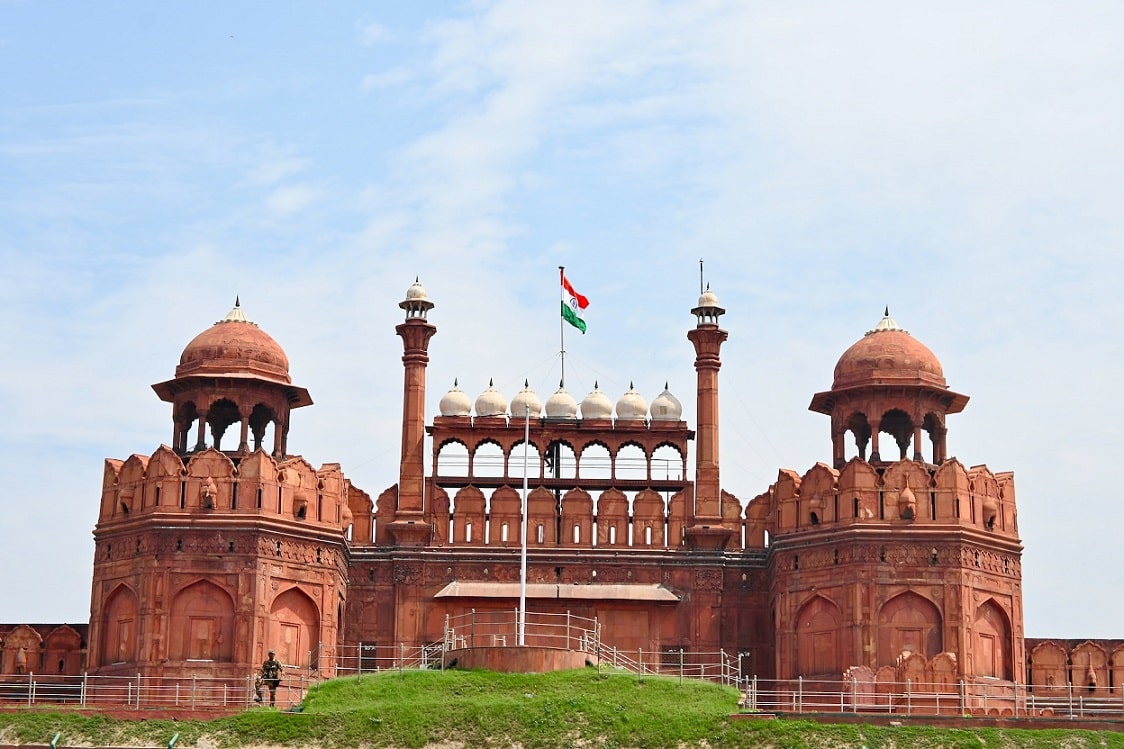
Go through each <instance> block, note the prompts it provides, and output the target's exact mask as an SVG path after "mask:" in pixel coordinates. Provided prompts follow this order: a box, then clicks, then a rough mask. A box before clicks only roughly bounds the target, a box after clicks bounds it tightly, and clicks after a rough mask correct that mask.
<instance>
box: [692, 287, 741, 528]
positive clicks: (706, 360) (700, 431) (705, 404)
mask: <svg viewBox="0 0 1124 749" xmlns="http://www.w3.org/2000/svg"><path fill="white" fill-rule="evenodd" d="M725 313H726V310H724V309H722V308H721V307H719V306H718V297H717V295H715V293H714V292H713V291H711V290H710V286H709V285H707V287H706V290H705V291H703V293H702V295H701V296H700V297H699V304H698V306H697V307H695V308H694V309H693V310H691V314H693V315H694V316H695V318H696V320H697V321H698V323H697V324H696V326H695V328H694V329H693V330H691V331H690V332H688V333H687V338H688V339H689V340H690V341H691V343H693V344H694V346H695V372H696V373H697V376H698V410H697V414H696V421H697V424H696V430H697V432H696V438H695V502H694V508H693V512H692V518H691V525H689V526H688V527H687V530H686V533H687V545H688V546H690V547H692V548H697V549H723V548H725V547H726V544H727V542H728V541H729V540H730V536H731V535H732V533H733V531H732V530H731V529H729V528H724V527H723V526H722V487H721V483H720V481H719V476H718V455H719V453H718V370H719V369H721V368H722V359H721V357H720V352H721V349H722V343H723V342H724V341H725V340H726V338H728V337H729V335H730V334H729V333H728V332H726V331H725V330H722V328H720V327H718V318H719V317H720V316H722V315H723V314H725Z"/></svg>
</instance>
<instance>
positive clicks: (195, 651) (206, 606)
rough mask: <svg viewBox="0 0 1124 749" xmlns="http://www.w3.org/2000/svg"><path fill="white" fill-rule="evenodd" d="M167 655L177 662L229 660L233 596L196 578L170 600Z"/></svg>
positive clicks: (231, 648) (232, 648)
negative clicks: (170, 610) (170, 615)
mask: <svg viewBox="0 0 1124 749" xmlns="http://www.w3.org/2000/svg"><path fill="white" fill-rule="evenodd" d="M169 635H170V638H169V640H170V641H169V643H168V657H169V658H171V659H172V660H179V661H222V662H227V663H228V662H230V661H231V660H233V654H234V599H232V598H231V597H230V594H229V593H227V592H226V591H225V590H223V589H222V588H220V587H219V586H217V585H215V584H214V583H212V582H210V581H209V580H200V581H198V582H195V583H192V584H191V585H188V586H187V587H185V588H183V589H182V590H180V592H179V593H177V594H176V597H175V598H174V599H173V600H172V621H171V626H170V628H169Z"/></svg>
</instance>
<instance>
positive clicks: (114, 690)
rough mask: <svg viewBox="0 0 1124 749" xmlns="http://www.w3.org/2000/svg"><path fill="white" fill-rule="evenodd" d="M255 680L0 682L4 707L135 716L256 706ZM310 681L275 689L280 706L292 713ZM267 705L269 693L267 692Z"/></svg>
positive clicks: (296, 679) (290, 681)
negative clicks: (126, 711) (132, 712)
mask: <svg viewBox="0 0 1124 749" xmlns="http://www.w3.org/2000/svg"><path fill="white" fill-rule="evenodd" d="M254 678H255V675H253V674H249V675H247V676H245V677H241V678H229V677H211V676H193V677H187V678H172V677H164V676H144V675H142V674H137V675H135V676H95V675H92V674H80V675H77V676H62V675H54V674H34V673H30V674H21V675H5V676H0V705H4V706H17V705H27V706H29V707H30V706H33V705H56V706H74V707H92V708H99V707H100V708H128V709H133V710H142V709H145V710H151V709H160V708H164V709H176V710H213V709H230V708H236V707H249V706H251V705H254V704H256V703H255V702H254V697H255V696H256V692H255V689H254ZM309 685H310V679H309V676H308V675H307V674H305V673H302V672H299V671H296V670H295V669H294V673H293V675H290V674H289V673H288V672H287V673H286V674H285V676H284V677H283V678H282V680H281V684H280V685H279V686H278V688H277V693H276V698H277V705H278V706H280V707H282V708H287V707H293V706H295V705H298V704H300V702H301V701H302V700H304V696H305V694H306V693H307V692H308V687H309ZM262 690H263V691H262V694H263V696H264V701H265V703H268V701H269V692H268V690H267V689H266V688H265V687H264V686H263V687H262Z"/></svg>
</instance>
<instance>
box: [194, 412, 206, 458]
mask: <svg viewBox="0 0 1124 749" xmlns="http://www.w3.org/2000/svg"><path fill="white" fill-rule="evenodd" d="M206 430H207V420H206V419H204V418H203V415H202V414H200V415H199V429H198V433H199V435H198V437H197V438H196V440H195V449H196V450H202V449H203V448H205V447H206V446H207V431H206Z"/></svg>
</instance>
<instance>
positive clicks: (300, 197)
mask: <svg viewBox="0 0 1124 749" xmlns="http://www.w3.org/2000/svg"><path fill="white" fill-rule="evenodd" d="M318 195H319V192H318V190H317V189H316V188H314V187H312V186H311V185H285V186H283V187H278V188H276V189H275V190H274V191H273V192H272V193H270V195H269V197H268V198H267V199H266V206H267V207H268V208H269V211H270V212H271V213H273V214H274V215H276V216H291V215H292V214H294V213H299V212H301V211H303V210H304V209H305V208H307V207H308V206H309V205H311V204H312V203H313V202H315V201H316V199H317V197H318Z"/></svg>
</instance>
